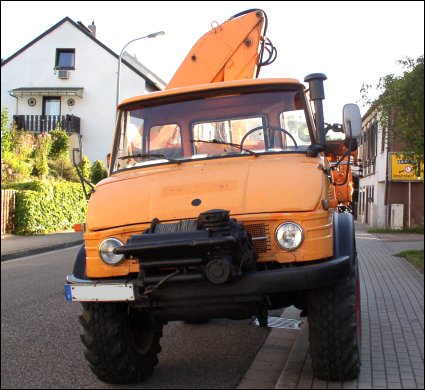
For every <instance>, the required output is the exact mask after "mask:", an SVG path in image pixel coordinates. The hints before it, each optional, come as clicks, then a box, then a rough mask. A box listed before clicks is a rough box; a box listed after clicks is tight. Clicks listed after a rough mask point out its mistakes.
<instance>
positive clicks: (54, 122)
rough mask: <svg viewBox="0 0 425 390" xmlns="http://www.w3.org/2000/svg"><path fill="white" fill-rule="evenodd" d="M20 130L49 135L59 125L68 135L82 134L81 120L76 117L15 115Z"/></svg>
mask: <svg viewBox="0 0 425 390" xmlns="http://www.w3.org/2000/svg"><path fill="white" fill-rule="evenodd" d="M13 120H14V121H15V123H16V126H17V128H18V129H22V130H26V131H31V132H33V133H48V132H49V131H50V130H54V129H56V127H57V126H58V125H59V126H60V128H61V129H62V130H65V131H66V132H67V133H78V134H80V118H79V117H77V116H74V115H14V116H13Z"/></svg>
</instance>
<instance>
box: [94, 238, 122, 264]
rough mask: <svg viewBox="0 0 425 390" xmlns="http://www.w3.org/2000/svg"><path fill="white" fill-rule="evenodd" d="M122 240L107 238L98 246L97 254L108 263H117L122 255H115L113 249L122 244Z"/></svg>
mask: <svg viewBox="0 0 425 390" xmlns="http://www.w3.org/2000/svg"><path fill="white" fill-rule="evenodd" d="M122 245H123V244H122V242H121V241H120V240H118V239H116V238H107V239H106V240H104V241H102V243H101V244H100V246H99V255H100V257H101V259H102V260H103V261H104V262H105V263H106V264H108V265H117V264H118V263H119V262H120V261H122V260H123V259H124V255H122V254H121V255H116V254H115V253H114V249H115V248H117V247H120V246H122Z"/></svg>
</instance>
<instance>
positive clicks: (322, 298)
mask: <svg viewBox="0 0 425 390" xmlns="http://www.w3.org/2000/svg"><path fill="white" fill-rule="evenodd" d="M266 27H267V18H266V15H265V13H264V12H263V11H261V10H257V9H255V10H248V11H245V12H241V13H240V14H238V15H235V16H233V17H231V18H230V19H229V20H227V21H226V22H224V23H223V24H221V25H218V24H217V25H216V26H214V27H213V28H212V29H211V31H209V32H208V33H207V34H205V35H204V36H203V37H202V38H201V39H200V40H199V41H198V42H197V43H196V44H195V45H194V46H193V48H192V49H191V51H190V52H189V54H188V56H187V57H186V59H185V60H184V61H183V63H182V65H181V66H180V68H179V69H178V70H177V72H176V74H175V76H174V77H173V79H172V80H171V81H170V83H169V84H168V87H167V89H166V90H164V91H160V92H153V93H150V94H146V95H143V96H137V97H133V98H130V99H127V100H124V101H122V102H121V103H120V104H119V105H118V107H117V121H116V130H115V136H114V140H113V148H112V151H111V158H110V164H109V176H108V178H106V179H104V180H102V181H101V182H99V183H98V184H97V185H96V187H95V188H94V189H93V191H91V193H90V197H89V203H88V211H87V219H86V224H85V231H84V245H83V246H82V247H81V248H80V251H79V252H78V254H77V257H76V260H75V264H74V268H73V271H72V273H71V274H70V275H68V276H67V281H66V285H65V292H66V298H67V300H69V301H76V302H81V303H82V306H83V309H82V314H81V316H80V322H81V324H82V327H83V333H82V335H81V338H82V341H83V344H84V347H85V356H86V358H87V360H88V362H89V364H90V367H91V369H92V371H93V372H94V373H95V374H96V375H97V377H98V378H99V379H100V380H102V381H105V382H110V383H122V384H129V383H137V382H140V381H143V380H145V379H146V378H148V377H149V376H150V375H151V374H152V372H153V369H154V367H155V365H156V364H157V363H158V354H159V352H160V338H161V335H162V329H163V326H164V325H166V324H167V323H168V322H169V321H187V322H205V321H208V320H209V319H214V318H230V319H247V318H252V317H253V316H255V317H257V318H258V320H259V323H260V325H261V326H267V319H268V315H267V314H268V310H272V309H279V308H285V307H288V306H290V305H294V306H296V307H297V308H299V309H301V310H302V314H303V315H305V316H308V318H309V327H310V329H309V337H310V352H311V360H312V366H313V371H314V374H315V375H316V376H318V377H320V378H323V379H326V380H337V381H341V380H349V379H353V378H356V377H357V376H358V374H359V370H360V356H359V348H360V288H359V274H358V272H359V271H358V264H357V255H356V245H355V236H354V224H353V218H352V215H351V214H350V213H347V212H340V211H343V210H342V209H341V208H340V206H341V205H343V204H344V202H345V201H347V202H349V200H350V199H349V198H350V196H351V194H350V193H349V192H350V191H351V190H350V185H351V176H350V179H347V180H345V178H344V179H342V178H341V177H340V176H339V175H340V172H343V174H345V177H348V176H349V174H350V170H349V169H350V163H352V160H353V158H352V155H353V154H354V153H355V151H356V145H357V144H356V138H357V137H358V136H359V135H360V131H361V118H360V111H359V108H358V107H357V106H356V105H354V104H346V105H345V106H344V107H343V124H342V126H341V128H340V130H341V131H343V133H344V135H345V139H344V140H342V141H332V142H331V143H327V142H326V128H325V124H324V116H323V99H324V80H326V76H325V75H323V74H321V73H316V74H311V75H308V76H307V77H305V79H304V82H305V83H306V84H307V85H308V86H307V87H306V85H304V83H301V82H300V81H298V80H295V79H290V78H276V79H259V78H257V76H258V74H259V69H260V68H261V66H263V65H266V64H268V63H271V62H272V61H273V59H274V57H275V56H276V50H275V48H274V47H273V45H272V44H271V42H270V40H268V39H267V38H266V35H265V32H266ZM265 57H267V58H265ZM71 144H72V155H73V158H74V163H75V164H77V163H78V160H79V156H81V145H80V143H79V142H78V139H77V140H75V139H73V140H72V142H71ZM335 172H336V173H335ZM343 186H345V187H344V191H343V192H344V193H343V194H340V199H339V198H338V189H341V188H342V187H343ZM347 191H348V192H347ZM339 192H341V191H339ZM344 197H345V198H344ZM346 198H347V199H346Z"/></svg>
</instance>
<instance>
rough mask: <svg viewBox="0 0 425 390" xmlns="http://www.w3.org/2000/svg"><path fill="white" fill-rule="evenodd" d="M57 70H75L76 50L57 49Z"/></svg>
mask: <svg viewBox="0 0 425 390" xmlns="http://www.w3.org/2000/svg"><path fill="white" fill-rule="evenodd" d="M55 67H56V68H60V69H75V49H56V64H55Z"/></svg>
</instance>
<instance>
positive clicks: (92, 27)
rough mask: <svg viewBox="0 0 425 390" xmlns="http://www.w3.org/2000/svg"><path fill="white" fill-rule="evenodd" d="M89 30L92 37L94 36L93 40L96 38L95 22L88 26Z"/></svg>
mask: <svg viewBox="0 0 425 390" xmlns="http://www.w3.org/2000/svg"><path fill="white" fill-rule="evenodd" d="M88 28H89V30H90V31H91V35H93V38H96V26H95V25H94V20H93V22H91V24H90V26H88Z"/></svg>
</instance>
